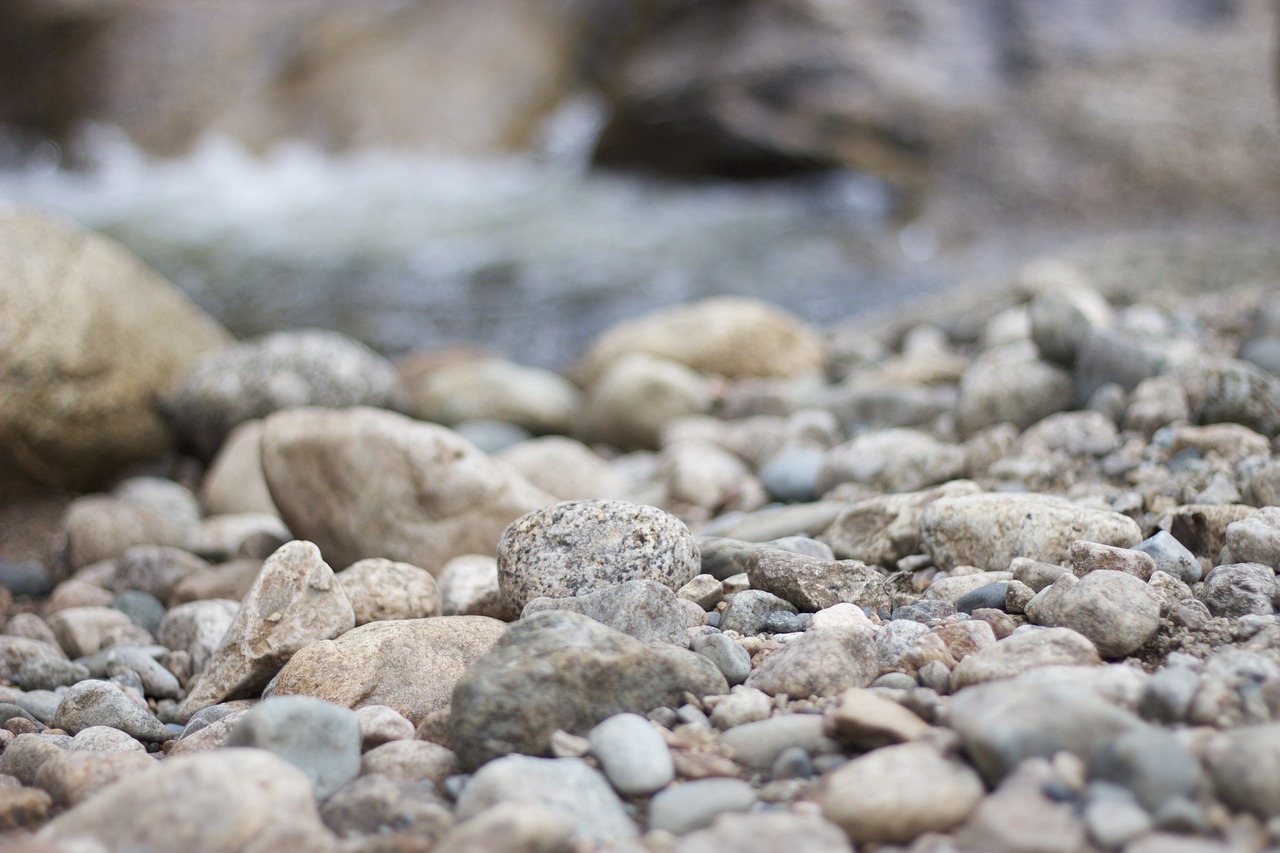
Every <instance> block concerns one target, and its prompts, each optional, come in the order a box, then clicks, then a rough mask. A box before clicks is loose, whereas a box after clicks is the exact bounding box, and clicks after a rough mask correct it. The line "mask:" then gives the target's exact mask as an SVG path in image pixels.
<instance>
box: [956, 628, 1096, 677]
mask: <svg viewBox="0 0 1280 853" xmlns="http://www.w3.org/2000/svg"><path fill="white" fill-rule="evenodd" d="M1101 663H1102V658H1100V657H1099V656H1098V650H1097V648H1096V647H1095V646H1094V645H1093V643H1091V642H1090V641H1089V639H1088V638H1087V637H1085V636H1084V635H1083V634H1080V633H1078V632H1076V631H1073V630H1071V629H1070V628H1041V629H1038V630H1026V629H1024V630H1023V631H1022V632H1014V633H1013V634H1011V635H1009V636H1008V637H1006V638H1005V639H1003V640H1000V641H999V642H997V643H995V644H993V645H990V646H987V647H986V648H984V649H982V650H981V651H978V652H975V653H974V654H971V655H969V656H968V657H966V658H965V659H964V660H962V661H960V662H959V663H958V664H956V668H955V669H954V670H952V672H951V689H952V690H953V691H955V690H960V689H961V688H964V687H968V686H970V685H973V684H981V683H982V682H985V681H995V680H998V679H1004V678H1013V677H1014V676H1017V675H1019V674H1020V673H1023V672H1026V671H1027V670H1029V669H1035V668H1036V667H1041V666H1053V665H1057V664H1063V665H1069V666H1099V665H1101Z"/></svg>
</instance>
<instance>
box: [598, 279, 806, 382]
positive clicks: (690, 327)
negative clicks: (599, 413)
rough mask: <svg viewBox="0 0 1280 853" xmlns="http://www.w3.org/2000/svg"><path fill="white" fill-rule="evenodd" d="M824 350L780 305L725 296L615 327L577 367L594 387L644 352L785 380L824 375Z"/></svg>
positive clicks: (706, 369) (700, 367)
mask: <svg viewBox="0 0 1280 853" xmlns="http://www.w3.org/2000/svg"><path fill="white" fill-rule="evenodd" d="M823 349H824V348H823V345H822V342H821V339H820V338H819V337H818V335H817V334H816V333H814V332H813V331H811V330H810V329H808V328H806V327H805V326H804V325H803V324H801V323H800V322H799V321H798V320H797V319H796V318H794V317H792V316H790V315H789V314H786V313H785V312H783V311H782V310H780V309H779V308H777V307H776V306H773V305H770V304H768V303H765V302H761V301H759V300H755V299H748V298H743V297H730V296H724V297H717V298H713V299H704V300H701V301H699V302H694V303H692V304H687V305H681V306H677V307H674V308H668V309H663V310H660V311H655V312H653V313H650V314H648V315H645V316H643V317H640V318H638V319H636V320H632V321H629V322H626V323H621V324H618V325H616V326H614V327H613V328H612V329H610V330H609V331H608V332H606V333H605V334H603V335H601V336H600V338H598V339H597V340H596V342H595V343H594V344H593V345H592V347H591V349H590V350H589V351H588V353H587V354H586V356H584V357H583V360H582V363H581V365H580V366H579V369H580V372H581V374H582V376H583V377H584V378H585V380H586V384H587V385H591V384H593V383H595V382H596V381H598V380H599V379H600V377H601V376H603V375H604V374H605V373H606V372H607V371H608V369H609V368H610V366H612V365H614V364H616V363H617V362H619V361H621V360H622V359H623V358H625V357H627V356H628V355H630V354H635V353H645V354H648V355H654V356H660V357H662V358H667V359H671V360H672V361H676V362H678V363H680V364H683V365H687V366H688V367H690V368H692V369H694V370H696V371H698V372H700V373H714V374H717V375H719V376H724V377H727V378H730V379H738V378H745V377H753V376H762V377H763V376H780V377H785V376H796V375H799V374H807V373H818V372H820V371H821V370H822V367H823V359H824V351H823Z"/></svg>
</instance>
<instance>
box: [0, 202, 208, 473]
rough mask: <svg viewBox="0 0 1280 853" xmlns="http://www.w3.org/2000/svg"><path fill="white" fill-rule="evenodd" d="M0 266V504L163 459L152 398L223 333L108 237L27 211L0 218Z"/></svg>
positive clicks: (166, 445) (165, 443)
mask: <svg viewBox="0 0 1280 853" xmlns="http://www.w3.org/2000/svg"><path fill="white" fill-rule="evenodd" d="M0 259H3V265H2V266H0V281H3V282H4V285H3V287H0V318H3V319H0V341H3V342H4V344H3V346H2V347H0V351H2V352H3V353H4V358H3V359H2V360H0V413H2V414H0V472H3V473H0V497H4V496H5V495H8V494H17V493H19V492H26V491H31V490H33V489H71V490H87V489H92V488H95V487H99V486H101V485H103V484H104V483H107V482H109V481H110V480H111V479H112V478H113V477H115V476H117V475H119V474H120V473H121V472H123V471H126V470H128V469H129V468H132V467H134V466H136V465H138V464H140V463H143V462H147V461H150V460H152V459H156V458H158V457H160V456H163V455H164V454H165V453H166V452H168V451H169V450H171V449H172V444H173V442H172V438H171V437H170V435H169V432H168V430H167V429H166V427H165V424H164V421H163V420H162V419H161V417H160V416H159V414H158V413H157V412H156V411H155V408H154V406H153V405H152V402H153V399H154V398H155V396H156V395H158V394H160V393H162V392H164V391H166V390H167V389H168V387H169V386H170V385H171V384H172V383H174V382H176V381H177V380H178V379H180V378H181V377H182V375H183V374H184V373H185V372H186V371H187V369H188V368H189V367H190V366H191V365H192V364H193V363H194V362H195V361H196V360H197V359H198V358H199V357H200V356H201V355H203V354H204V353H206V352H209V351H212V350H215V349H217V348H219V347H222V346H224V345H226V344H227V343H228V342H229V336H228V335H227V332H226V331H225V330H224V329H222V328H221V327H220V326H219V325H218V324H217V323H216V322H215V321H214V320H213V319H212V318H210V317H209V316H208V315H207V314H205V313H204V312H203V311H201V310H200V309H199V308H197V307H196V306H195V304H194V303H192V302H191V301H190V300H189V299H188V298H187V297H186V296H184V295H183V294H182V293H181V291H179V290H178V288H176V287H174V286H173V285H171V284H170V283H169V282H167V281H165V280H164V279H162V278H161V277H160V276H158V275H156V274H155V273H154V272H152V271H151V270H149V269H147V268H146V267H145V266H144V265H143V264H142V263H140V262H139V261H138V260H137V259H136V258H134V257H133V256H132V255H131V254H130V253H129V252H128V251H127V250H126V249H124V248H123V247H122V246H120V245H119V244H118V243H116V242H115V241H114V240H111V239H110V238H107V237H105V236H102V235H99V234H95V233H92V232H89V231H86V230H82V229H80V228H76V227H73V226H71V225H68V224H64V223H62V222H59V221H57V220H54V219H51V218H48V217H46V216H44V215H41V214H38V213H35V212H33V211H18V210H8V211H5V212H4V213H3V214H0ZM54 316H56V317H57V322H49V319H50V317H54ZM157 330H163V332H164V333H163V334H157ZM85 377H93V381H92V382H86V381H85Z"/></svg>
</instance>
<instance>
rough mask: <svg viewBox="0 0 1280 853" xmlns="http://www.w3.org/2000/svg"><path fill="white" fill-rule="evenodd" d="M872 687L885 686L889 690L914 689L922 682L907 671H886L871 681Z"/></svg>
mask: <svg viewBox="0 0 1280 853" xmlns="http://www.w3.org/2000/svg"><path fill="white" fill-rule="evenodd" d="M870 686H871V687H883V688H886V689H889V690H912V689H914V688H916V687H919V686H920V683H919V682H918V681H916V680H915V679H914V678H912V677H911V676H909V675H907V674H906V673H905V672H886V673H885V674H884V675H882V676H880V677H879V678H877V679H876V680H875V681H873V682H871V685H870Z"/></svg>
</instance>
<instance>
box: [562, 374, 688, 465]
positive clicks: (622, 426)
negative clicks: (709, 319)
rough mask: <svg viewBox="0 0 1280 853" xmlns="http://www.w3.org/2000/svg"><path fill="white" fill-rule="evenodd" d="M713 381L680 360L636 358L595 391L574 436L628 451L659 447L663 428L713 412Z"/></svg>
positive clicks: (605, 377) (603, 378) (598, 384)
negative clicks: (679, 419)
mask: <svg viewBox="0 0 1280 853" xmlns="http://www.w3.org/2000/svg"><path fill="white" fill-rule="evenodd" d="M713 402H714V395H713V393H712V390H711V386H710V384H709V382H708V380H707V379H706V378H705V377H704V376H702V374H700V373H698V372H696V371H695V370H693V369H692V368H690V367H687V366H685V365H683V364H681V363H679V362H677V361H673V360H672V359H669V358H661V357H658V356H654V355H648V354H646V353H631V354H630V355H627V356H624V357H622V358H620V359H618V360H617V361H615V362H611V363H610V365H609V367H608V369H607V371H606V372H605V373H604V374H603V375H602V376H601V377H600V379H599V381H598V382H596V383H594V384H593V385H592V386H591V390H590V391H589V392H588V394H587V399H586V402H585V403H584V404H583V407H582V411H581V413H580V418H579V422H578V424H577V425H576V428H575V434H577V435H579V436H581V437H582V438H584V439H585V440H587V441H592V442H597V441H598V442H602V443H604V444H610V445H613V446H614V447H618V448H621V449H623V450H634V449H637V448H643V449H652V448H655V447H657V446H658V444H659V437H660V435H661V433H662V429H663V427H665V426H666V425H667V424H669V423H671V422H672V421H674V420H676V419H677V418H681V417H684V416H686V415H697V414H705V413H707V412H709V411H711V406H712V403H713Z"/></svg>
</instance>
